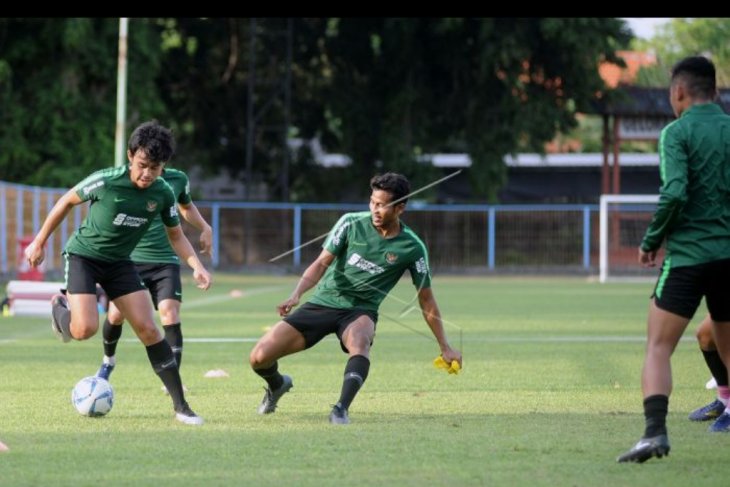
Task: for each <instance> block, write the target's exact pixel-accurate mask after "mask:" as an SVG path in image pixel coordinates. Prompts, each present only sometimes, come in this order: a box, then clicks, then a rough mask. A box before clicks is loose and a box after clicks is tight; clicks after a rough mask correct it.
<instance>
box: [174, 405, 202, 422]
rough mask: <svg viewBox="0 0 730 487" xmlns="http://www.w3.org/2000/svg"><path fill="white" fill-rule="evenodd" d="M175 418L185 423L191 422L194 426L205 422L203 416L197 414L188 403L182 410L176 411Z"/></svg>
mask: <svg viewBox="0 0 730 487" xmlns="http://www.w3.org/2000/svg"><path fill="white" fill-rule="evenodd" d="M175 419H177V420H178V421H180V422H181V423H183V424H189V425H192V426H200V425H201V424H203V418H201V417H200V416H198V415H197V414H195V413H194V412H193V410H192V409H190V406H188V404H187V403H185V404H184V405H183V407H182V408H181V409H180V411H175Z"/></svg>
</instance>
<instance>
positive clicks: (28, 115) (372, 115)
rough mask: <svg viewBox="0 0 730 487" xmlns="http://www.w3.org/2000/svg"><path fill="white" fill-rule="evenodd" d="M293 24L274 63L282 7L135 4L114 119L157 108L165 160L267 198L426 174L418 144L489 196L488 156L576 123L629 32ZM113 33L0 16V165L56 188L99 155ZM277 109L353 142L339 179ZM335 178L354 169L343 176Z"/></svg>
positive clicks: (351, 189)
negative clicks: (155, 13)
mask: <svg viewBox="0 0 730 487" xmlns="http://www.w3.org/2000/svg"><path fill="white" fill-rule="evenodd" d="M291 22H292V24H291V25H293V29H292V32H293V41H292V43H291V46H292V48H293V49H292V53H291V55H292V63H291V70H290V71H287V67H288V66H287V62H286V61H287V28H288V25H289V24H288V20H287V19H276V18H271V19H256V20H255V21H253V20H252V19H234V18H160V19H132V20H131V21H130V24H129V25H130V27H129V43H130V47H129V61H128V66H129V81H128V87H129V88H128V104H127V105H128V107H129V109H128V111H127V133H128V132H129V130H130V129H131V128H133V127H134V126H136V125H137V124H138V123H139V122H141V121H143V120H145V119H147V118H151V117H155V118H158V119H160V120H161V121H163V123H166V124H167V125H170V126H172V127H173V128H174V129H175V132H176V135H177V138H178V149H179V150H178V153H177V155H176V157H175V159H174V161H173V163H174V164H175V165H178V166H180V167H182V168H189V167H191V166H193V165H195V166H202V167H203V168H204V169H205V171H206V172H207V173H209V174H210V173H218V172H220V171H221V169H224V168H225V169H227V170H228V171H229V172H230V173H231V174H232V175H233V177H236V178H242V177H243V175H248V176H250V181H248V183H251V184H256V183H263V184H264V185H265V186H266V187H268V188H269V193H270V197H271V198H273V199H279V198H286V197H289V198H292V199H295V198H305V197H306V198H309V197H312V196H314V197H315V198H316V199H317V200H320V201H322V200H332V199H343V195H342V193H343V190H344V191H346V193H347V197H346V198H347V199H351V200H359V199H361V198H362V197H364V196H365V195H367V192H368V190H367V184H364V183H365V182H366V181H367V180H368V179H369V178H370V177H371V176H372V175H373V174H374V173H375V172H380V171H385V170H398V171H401V172H404V173H406V174H408V175H409V176H410V177H411V178H412V180H413V183H414V186H416V187H417V186H420V185H421V184H423V183H426V182H430V181H432V180H433V179H435V178H436V176H438V175H439V172H438V171H436V170H434V169H431V168H430V169H428V170H426V169H425V166H423V165H422V164H420V163H418V162H417V158H418V156H419V155H421V154H428V153H439V152H466V153H468V154H469V155H470V156H471V158H472V161H473V166H472V168H471V169H470V170H469V171H468V176H469V178H470V179H471V181H472V183H473V188H474V193H473V194H474V199H476V200H480V201H484V200H486V201H495V199H496V195H497V192H498V191H499V189H500V188H501V186H502V185H503V184H504V182H505V178H506V168H505V166H504V164H503V162H502V158H503V156H504V155H505V154H508V153H514V152H517V151H521V150H538V151H539V150H541V148H542V146H543V144H544V142H546V141H549V140H551V139H552V138H553V137H554V136H555V134H556V133H558V132H565V131H567V130H569V129H570V128H572V127H574V126H575V125H576V120H575V115H576V113H578V112H580V111H585V109H586V108H587V105H588V103H589V101H590V100H591V99H592V98H593V96H594V95H595V93H597V92H598V91H600V90H602V89H603V85H602V82H601V80H600V78H599V76H598V71H597V66H598V63H599V62H600V61H603V60H607V61H611V62H613V61H616V58H615V55H614V51H615V50H616V49H617V48H620V47H622V46H623V45H624V43H625V42H627V41H628V39H629V34H628V31H627V30H626V27H625V24H624V23H623V22H622V21H620V20H618V19H613V18H519V19H518V18H499V19H494V18H481V19H477V18H469V19H465V18H405V19H396V18H369V19H354V18H342V19H339V18H320V19H293V20H292V21H291ZM117 31H118V22H117V20H116V19H60V20H58V19H32V20H15V19H2V20H0V101H2V102H3V104H2V107H3V109H2V112H1V113H0V123H2V130H1V131H0V143H1V144H2V146H3V147H4V150H3V151H2V152H0V168H2V171H3V177H4V178H5V179H8V180H11V181H20V182H28V183H37V184H44V185H54V186H55V185H60V186H68V185H70V184H73V183H74V182H75V181H77V180H78V179H79V177H81V176H84V175H86V174H87V173H89V172H90V171H92V170H94V169H98V168H100V167H105V166H109V165H111V163H112V161H113V154H112V151H113V143H114V141H113V134H114V120H115V119H114V114H115V108H116V60H117ZM252 34H255V35H252ZM253 77H255V80H256V84H255V89H254V90H253V98H250V97H249V81H250V80H252V79H253ZM287 77H290V78H291V89H292V93H291V104H292V110H291V113H290V114H289V115H288V116H287V113H286V110H285V107H286V105H285V96H284V93H285V81H286V79H287ZM249 101H251V102H252V103H253V112H254V115H255V117H256V122H255V124H253V125H251V126H249V124H248V113H247V106H248V103H249ZM287 124H288V125H289V126H290V129H293V131H294V132H297V133H298V134H299V135H300V136H301V137H303V138H305V139H311V138H314V137H318V138H319V139H320V140H321V141H322V144H323V145H324V146H325V147H326V148H327V150H329V151H330V152H340V153H345V154H347V155H349V156H350V157H352V159H353V161H354V164H353V165H352V166H351V167H350V168H349V169H347V172H346V178H345V177H344V175H343V174H339V173H342V172H343V171H322V170H321V168H319V167H317V166H316V164H313V163H312V160H311V158H308V156H306V155H305V156H304V160H302V161H299V160H294V161H292V163H291V167H290V168H289V170H288V171H285V164H284V161H285V160H287V159H288V157H289V155H288V153H287V152H285V150H286V149H285V148H284V147H285V133H284V132H285V130H284V128H285V127H286V125H287ZM290 131H291V130H290ZM249 136H251V137H252V138H253V144H252V146H251V147H250V148H249V147H247V145H248V144H247V138H248V137H249ZM247 149H250V150H251V154H252V156H253V157H252V159H251V160H252V161H253V165H252V167H251V174H247V167H246V164H247V160H248V157H247ZM287 178H288V179H287ZM315 178H317V179H318V180H319V183H317V184H316V185H314V186H316V187H310V188H307V186H308V185H313V180H314V179H315ZM343 178H344V179H348V180H352V181H361V182H362V183H352V184H350V185H349V186H348V185H345V186H343V185H342V184H340V182H341V180H342V179H343ZM285 186H286V187H285ZM289 190H290V191H289ZM287 195H288V196H287ZM424 196H425V197H426V198H433V194H431V195H424Z"/></svg>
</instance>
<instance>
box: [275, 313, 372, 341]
mask: <svg viewBox="0 0 730 487" xmlns="http://www.w3.org/2000/svg"><path fill="white" fill-rule="evenodd" d="M362 315H366V316H368V317H370V319H371V320H373V323H375V324H376V325H377V323H378V313H377V312H376V311H370V310H366V309H357V308H355V309H351V308H348V309H340V308H328V307H327V306H320V305H318V304H312V303H304V304H303V305H302V306H300V307H299V308H297V309H296V310H295V311H294V312H293V313H292V314H290V315H288V316H285V317H284V318H282V320H284V321H285V322H287V323H289V324H290V325H291V326H293V327H294V328H295V329H296V330H297V331H299V333H301V334H302V335H304V342H305V343H306V346H305V348H310V347H313V346H314V345H316V344H317V343H319V341H320V340H322V339H323V338H324V337H326V336H327V335H329V334H330V333H337V338H339V340H340V347H341V348H342V351H343V352H345V353H348V350H347V348H345V345H343V343H342V334H343V333H344V332H345V329H346V328H347V327H348V325H349V324H350V323H352V322H353V321H355V320H356V319H358V318H359V317H361V316H362ZM370 345H372V343H370Z"/></svg>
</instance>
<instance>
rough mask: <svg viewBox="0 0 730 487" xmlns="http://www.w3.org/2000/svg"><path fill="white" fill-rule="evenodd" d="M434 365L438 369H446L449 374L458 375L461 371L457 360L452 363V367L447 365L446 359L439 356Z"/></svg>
mask: <svg viewBox="0 0 730 487" xmlns="http://www.w3.org/2000/svg"><path fill="white" fill-rule="evenodd" d="M433 365H434V366H435V367H436V368H439V369H444V370H445V371H446V372H448V373H449V374H458V373H459V371H460V370H461V366H460V365H459V362H458V361H456V360H452V361H451V365H449V364H448V363H446V360H444V357H443V356H441V355H439V356H438V357H436V358H435V359H434V360H433Z"/></svg>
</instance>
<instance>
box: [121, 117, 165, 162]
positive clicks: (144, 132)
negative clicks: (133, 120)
mask: <svg viewBox="0 0 730 487" xmlns="http://www.w3.org/2000/svg"><path fill="white" fill-rule="evenodd" d="M127 149H129V152H131V153H132V154H135V153H136V152H137V151H138V150H139V149H142V150H144V152H145V154H147V157H148V158H149V159H150V161H152V162H157V163H162V162H167V161H169V160H170V159H172V155H173V154H174V153H175V137H174V136H173V135H172V130H170V129H168V128H167V127H163V126H162V125H160V123H159V122H158V121H157V120H150V121H148V122H145V123H143V124H142V125H140V126H139V127H137V128H136V129H134V132H132V135H131V136H130V137H129V143H128V144H127Z"/></svg>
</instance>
